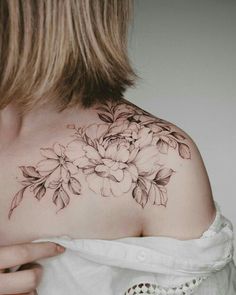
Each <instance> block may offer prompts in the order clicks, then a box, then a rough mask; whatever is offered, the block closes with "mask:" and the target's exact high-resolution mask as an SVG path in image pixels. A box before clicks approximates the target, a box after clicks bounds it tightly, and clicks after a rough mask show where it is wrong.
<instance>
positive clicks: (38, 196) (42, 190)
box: [35, 185, 46, 201]
mask: <svg viewBox="0 0 236 295" xmlns="http://www.w3.org/2000/svg"><path fill="white" fill-rule="evenodd" d="M45 193H46V188H45V186H44V185H41V186H40V187H39V189H38V191H37V193H36V194H35V198H36V199H38V200H39V201H40V200H41V199H42V198H43V197H44V195H45Z"/></svg>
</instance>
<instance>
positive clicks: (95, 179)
mask: <svg viewBox="0 0 236 295" xmlns="http://www.w3.org/2000/svg"><path fill="white" fill-rule="evenodd" d="M86 180H87V182H88V186H89V188H90V189H91V190H92V191H94V192H95V193H97V194H101V189H102V186H103V178H102V177H99V176H97V174H96V173H92V174H89V175H87V176H86Z"/></svg>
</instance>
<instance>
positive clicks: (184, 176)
mask: <svg viewBox="0 0 236 295" xmlns="http://www.w3.org/2000/svg"><path fill="white" fill-rule="evenodd" d="M131 106H132V108H134V110H135V111H134V114H133V115H132V117H131V119H130V120H129V122H130V125H129V127H128V129H129V128H130V129H133V126H132V122H138V125H137V126H136V128H137V130H138V132H137V141H136V142H135V143H137V142H138V141H139V142H140V143H139V144H138V146H139V148H138V150H139V151H138V153H137V155H136V157H135V159H134V161H133V163H134V164H135V166H136V168H137V170H138V173H137V180H136V186H135V188H134V190H133V192H132V195H133V198H134V200H135V201H136V202H137V203H138V204H139V205H141V206H142V208H143V216H142V217H143V220H142V224H143V228H142V235H143V236H169V237H173V238H178V239H192V238H197V237H200V236H201V234H202V233H203V232H204V231H206V230H207V229H208V228H209V226H210V225H211V224H212V222H213V220H214V218H215V214H216V207H215V204H214V199H213V195H212V189H211V184H210V180H209V176H208V173H207V169H206V166H205V163H204V161H203V158H202V156H201V152H200V150H199V147H198V146H197V144H196V142H195V140H194V139H193V138H192V136H191V135H190V134H189V133H187V132H186V131H185V130H184V129H183V128H182V127H179V126H178V125H177V124H175V123H172V122H171V121H170V120H166V119H163V118H159V117H157V116H155V115H154V114H151V113H149V112H147V111H145V110H142V109H140V108H139V107H137V106H135V105H133V104H131ZM131 126H132V127H131Z"/></svg>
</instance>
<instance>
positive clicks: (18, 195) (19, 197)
mask: <svg viewBox="0 0 236 295" xmlns="http://www.w3.org/2000/svg"><path fill="white" fill-rule="evenodd" d="M25 189H26V188H23V189H21V190H20V191H18V193H16V195H15V196H14V198H13V200H12V202H11V207H10V211H9V213H8V218H9V219H10V218H11V215H12V212H13V210H14V209H15V208H16V207H18V206H19V205H20V203H21V201H22V199H23V196H24V191H25Z"/></svg>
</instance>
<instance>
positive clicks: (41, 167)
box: [36, 159, 59, 172]
mask: <svg viewBox="0 0 236 295" xmlns="http://www.w3.org/2000/svg"><path fill="white" fill-rule="evenodd" d="M58 165H59V162H58V161H57V160H54V159H47V160H42V161H40V162H39V163H38V164H37V166H36V170H38V171H39V172H44V171H48V172H50V171H52V170H53V169H55V168H56V167H57V166H58Z"/></svg>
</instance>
